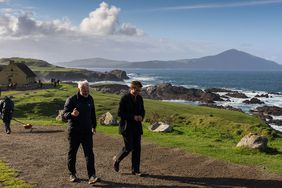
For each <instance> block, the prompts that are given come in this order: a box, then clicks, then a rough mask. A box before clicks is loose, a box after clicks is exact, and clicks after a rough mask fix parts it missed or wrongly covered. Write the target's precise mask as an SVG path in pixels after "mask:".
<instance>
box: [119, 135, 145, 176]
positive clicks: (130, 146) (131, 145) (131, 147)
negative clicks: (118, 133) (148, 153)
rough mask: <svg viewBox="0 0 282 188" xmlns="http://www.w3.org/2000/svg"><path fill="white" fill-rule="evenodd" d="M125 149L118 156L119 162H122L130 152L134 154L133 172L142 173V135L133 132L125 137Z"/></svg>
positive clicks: (132, 161) (132, 159) (132, 160)
mask: <svg viewBox="0 0 282 188" xmlns="http://www.w3.org/2000/svg"><path fill="white" fill-rule="evenodd" d="M123 141H124V147H123V148H122V150H121V151H120V152H119V153H118V155H117V156H116V160H117V162H119V163H120V162H121V161H122V160H123V159H124V158H125V157H126V156H127V155H128V154H129V153H130V152H132V157H131V163H132V167H131V168H132V171H133V172H140V155H141V134H140V133H137V131H131V132H129V133H127V134H126V135H123Z"/></svg>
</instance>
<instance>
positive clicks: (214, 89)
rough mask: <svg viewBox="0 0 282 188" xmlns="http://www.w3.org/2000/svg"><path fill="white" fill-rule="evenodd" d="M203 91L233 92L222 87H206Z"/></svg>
mask: <svg viewBox="0 0 282 188" xmlns="http://www.w3.org/2000/svg"><path fill="white" fill-rule="evenodd" d="M205 92H210V93H216V92H233V91H232V90H228V89H222V88H208V89H206V90H205Z"/></svg>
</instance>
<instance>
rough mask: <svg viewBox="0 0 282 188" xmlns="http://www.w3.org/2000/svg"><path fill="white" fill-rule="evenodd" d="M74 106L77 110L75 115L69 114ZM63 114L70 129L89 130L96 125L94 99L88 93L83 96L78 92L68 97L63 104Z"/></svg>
mask: <svg viewBox="0 0 282 188" xmlns="http://www.w3.org/2000/svg"><path fill="white" fill-rule="evenodd" d="M74 108H76V109H77V111H78V112H79V115H78V116H77V117H73V116H72V115H71V113H72V111H73V110H74ZM63 116H64V118H65V119H67V120H68V123H69V127H70V129H71V130H72V129H73V130H76V131H91V129H92V128H96V126H97V123H96V113H95V106H94V100H93V98H92V97H91V96H90V95H88V97H83V96H81V95H80V93H79V92H78V93H77V94H76V95H73V96H71V97H69V98H68V99H67V100H66V103H65V106H64V112H63Z"/></svg>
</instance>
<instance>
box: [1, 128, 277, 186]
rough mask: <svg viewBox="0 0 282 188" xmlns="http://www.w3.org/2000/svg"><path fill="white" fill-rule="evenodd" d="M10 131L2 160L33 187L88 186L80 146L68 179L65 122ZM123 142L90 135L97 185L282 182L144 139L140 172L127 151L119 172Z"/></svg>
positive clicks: (4, 137)
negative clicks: (116, 160)
mask: <svg viewBox="0 0 282 188" xmlns="http://www.w3.org/2000/svg"><path fill="white" fill-rule="evenodd" d="M12 131H13V132H12V134H11V135H6V134H5V133H4V132H3V131H1V133H0V160H3V161H5V162H6V163H8V164H9V165H10V166H11V167H12V168H14V169H16V170H17V171H19V174H20V178H22V179H24V180H25V181H27V182H30V183H33V184H34V185H35V187H48V188H51V187H54V188H58V187H77V188H78V187H79V188H83V187H91V186H90V185H88V184H87V181H88V180H87V173H86V164H85V159H84V156H83V152H82V149H81V148H80V149H79V151H78V157H77V172H78V177H79V178H80V179H81V181H80V182H78V183H70V182H69V181H68V171H67V166H66V156H67V145H68V143H67V133H66V128H63V127H55V126H35V129H34V130H33V132H32V133H30V132H29V131H28V130H24V128H23V127H22V126H19V125H18V126H17V125H14V126H12ZM121 147H122V139H121V138H120V139H115V138H112V137H110V136H107V135H104V134H100V133H98V134H96V135H94V152H95V160H96V170H97V175H98V176H99V177H101V179H102V181H101V182H99V183H97V184H95V185H94V186H95V187H222V188H223V187H224V188H227V187H253V188H257V187H271V188H274V187H277V188H278V187H279V188H281V187H282V175H275V174H269V173H267V172H263V171H261V170H259V169H256V168H253V167H248V166H243V165H236V164H230V163H226V162H222V161H219V160H214V159H210V158H208V157H203V156H197V155H194V154H189V153H185V152H183V151H181V150H178V149H170V148H164V147H160V146H156V145H154V144H148V143H145V144H143V145H142V157H141V171H142V172H143V173H144V175H143V176H142V177H138V176H134V175H131V174H130V157H127V158H126V159H125V160H124V161H123V162H122V164H121V172H119V173H116V172H115V171H114V170H113V168H112V157H113V156H114V155H115V154H116V153H117V152H118V150H119V149H121ZM270 157H271V156H270Z"/></svg>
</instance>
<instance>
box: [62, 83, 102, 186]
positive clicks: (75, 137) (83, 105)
mask: <svg viewBox="0 0 282 188" xmlns="http://www.w3.org/2000/svg"><path fill="white" fill-rule="evenodd" d="M63 117H64V118H65V119H67V120H68V123H69V129H68V140H69V151H68V169H69V172H70V181H71V182H76V181H77V180H78V178H77V177H76V168H75V163H76V154H77V150H78V148H79V145H80V144H81V145H82V148H83V151H84V155H85V159H86V165H87V172H88V177H89V181H88V183H89V184H94V183H96V182H97V181H99V180H100V178H98V177H97V176H96V171H95V164H94V153H93V138H92V135H93V133H94V134H95V133H96V125H97V124H96V113H95V106H94V100H93V98H92V96H91V95H89V83H88V82H87V81H86V80H85V81H81V82H78V92H77V94H75V95H73V96H72V97H69V98H68V99H67V101H66V103H65V106H64V112H63Z"/></svg>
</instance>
